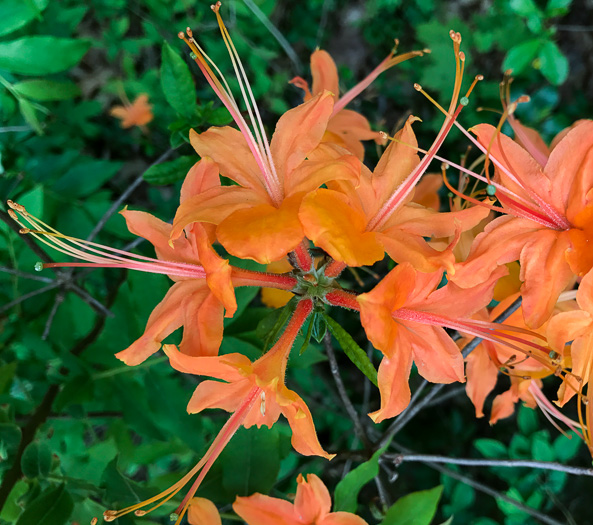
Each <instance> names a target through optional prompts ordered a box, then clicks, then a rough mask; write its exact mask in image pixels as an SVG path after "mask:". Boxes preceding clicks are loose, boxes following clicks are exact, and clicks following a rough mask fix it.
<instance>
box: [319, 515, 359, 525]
mask: <svg viewBox="0 0 593 525" xmlns="http://www.w3.org/2000/svg"><path fill="white" fill-rule="evenodd" d="M318 523H319V525H368V523H367V522H366V521H365V520H363V519H362V518H359V517H358V516H355V515H354V514H350V513H349V512H332V513H331V514H328V515H327V516H326V517H325V518H323V519H322V520H321V521H319V522H318Z"/></svg>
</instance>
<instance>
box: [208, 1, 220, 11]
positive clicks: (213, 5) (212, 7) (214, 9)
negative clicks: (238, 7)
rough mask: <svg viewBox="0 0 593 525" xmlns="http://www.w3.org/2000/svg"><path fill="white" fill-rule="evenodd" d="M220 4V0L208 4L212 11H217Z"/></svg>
mask: <svg viewBox="0 0 593 525" xmlns="http://www.w3.org/2000/svg"><path fill="white" fill-rule="evenodd" d="M221 5H222V2H216V3H215V4H212V5H211V6H210V9H212V11H214V12H215V13H218V10H219V9H220V6H221Z"/></svg>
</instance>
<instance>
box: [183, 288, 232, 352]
mask: <svg viewBox="0 0 593 525" xmlns="http://www.w3.org/2000/svg"><path fill="white" fill-rule="evenodd" d="M222 315H223V307H222V304H221V303H220V301H219V300H218V298H217V297H216V296H215V295H214V294H212V293H210V294H208V295H207V296H206V297H205V298H203V297H196V298H195V300H190V301H186V302H185V306H184V312H183V326H184V328H183V338H182V340H181V344H180V345H179V350H180V351H181V352H182V353H183V354H186V355H190V356H215V355H218V349H219V348H220V344H221V343H222V333H223V317H222Z"/></svg>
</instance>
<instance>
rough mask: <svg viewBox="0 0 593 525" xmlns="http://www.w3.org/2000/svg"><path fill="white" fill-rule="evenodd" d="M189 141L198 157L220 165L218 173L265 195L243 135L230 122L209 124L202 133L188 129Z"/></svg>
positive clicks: (257, 168) (256, 166)
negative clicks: (210, 126) (218, 124)
mask: <svg viewBox="0 0 593 525" xmlns="http://www.w3.org/2000/svg"><path fill="white" fill-rule="evenodd" d="M189 139H190V142H191V145H192V146H193V148H194V149H195V150H196V152H197V153H198V155H199V156H200V157H210V158H212V160H213V161H214V162H216V164H218V166H219V168H220V174H221V175H224V176H225V177H228V178H229V179H232V180H234V181H235V182H236V183H237V184H239V185H240V186H243V187H244V188H250V189H252V190H254V191H255V192H257V193H259V194H261V195H263V196H265V195H267V192H266V189H265V186H264V184H263V182H262V179H263V174H262V173H261V171H260V169H259V166H258V165H257V162H256V161H255V158H254V157H253V154H252V153H251V150H250V149H249V146H248V145H247V142H246V141H245V138H244V137H243V135H242V134H241V132H240V131H239V130H236V129H235V128H231V127H229V126H224V127H212V128H210V129H208V130H207V131H204V132H203V133H196V132H195V131H194V130H193V129H192V130H191V131H190V133H189Z"/></svg>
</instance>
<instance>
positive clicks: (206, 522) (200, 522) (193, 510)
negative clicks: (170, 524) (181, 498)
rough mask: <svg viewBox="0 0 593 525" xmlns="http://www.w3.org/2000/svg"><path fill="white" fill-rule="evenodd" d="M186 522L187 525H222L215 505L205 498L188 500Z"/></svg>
mask: <svg viewBox="0 0 593 525" xmlns="http://www.w3.org/2000/svg"><path fill="white" fill-rule="evenodd" d="M187 521H188V522H189V525H222V521H221V520H220V514H219V513H218V509H217V508H216V505H214V503H212V502H211V501H210V500H208V499H206V498H192V499H191V500H189V509H188V511H187Z"/></svg>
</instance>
